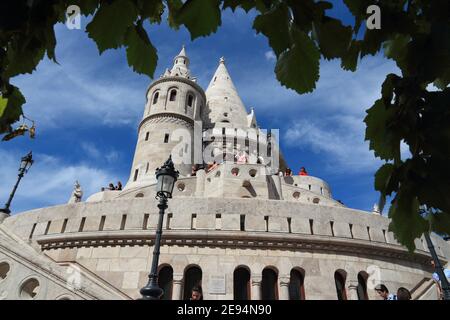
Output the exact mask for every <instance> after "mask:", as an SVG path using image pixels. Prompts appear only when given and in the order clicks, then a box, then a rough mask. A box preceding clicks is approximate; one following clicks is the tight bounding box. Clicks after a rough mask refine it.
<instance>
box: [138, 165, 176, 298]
mask: <svg viewBox="0 0 450 320" xmlns="http://www.w3.org/2000/svg"><path fill="white" fill-rule="evenodd" d="M155 174H156V179H157V181H158V182H157V183H156V199H159V204H158V208H159V220H158V227H157V230H156V237H155V247H154V249H153V261H152V269H151V271H150V274H149V276H148V278H149V281H148V283H147V285H146V286H145V287H143V288H142V289H141V291H140V292H141V295H142V298H141V299H142V300H158V299H160V298H161V296H162V295H163V293H164V291H163V289H161V288H160V287H159V286H158V272H157V271H158V261H159V248H160V246H161V235H162V225H163V220H164V211H165V210H166V209H167V199H170V198H172V191H173V187H174V185H175V181H177V178H178V174H179V172H178V171H176V170H175V168H174V166H173V162H172V156H169V159H168V160H167V161H166V162H165V163H164V165H163V166H162V167H161V168H157V169H156V173H155Z"/></svg>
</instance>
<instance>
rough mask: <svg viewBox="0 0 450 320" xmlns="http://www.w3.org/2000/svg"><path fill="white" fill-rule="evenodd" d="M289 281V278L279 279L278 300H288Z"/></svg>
mask: <svg viewBox="0 0 450 320" xmlns="http://www.w3.org/2000/svg"><path fill="white" fill-rule="evenodd" d="M289 281H290V277H287V276H285V277H280V286H279V290H280V291H279V295H278V297H279V300H289Z"/></svg>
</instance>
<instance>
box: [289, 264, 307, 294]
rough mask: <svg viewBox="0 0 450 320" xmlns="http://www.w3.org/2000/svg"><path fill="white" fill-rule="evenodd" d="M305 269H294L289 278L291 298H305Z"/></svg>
mask: <svg viewBox="0 0 450 320" xmlns="http://www.w3.org/2000/svg"><path fill="white" fill-rule="evenodd" d="M304 279H305V271H304V270H303V269H301V270H299V269H292V270H291V278H290V280H289V300H305V287H304V285H303V283H304Z"/></svg>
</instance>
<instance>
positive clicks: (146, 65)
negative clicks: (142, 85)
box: [125, 24, 158, 78]
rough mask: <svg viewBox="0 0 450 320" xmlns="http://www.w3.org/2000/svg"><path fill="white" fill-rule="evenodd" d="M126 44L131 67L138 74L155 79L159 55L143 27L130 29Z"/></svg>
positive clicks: (137, 26)
mask: <svg viewBox="0 0 450 320" xmlns="http://www.w3.org/2000/svg"><path fill="white" fill-rule="evenodd" d="M125 43H126V45H127V59H128V64H129V65H130V67H132V68H133V70H134V71H136V72H137V73H143V74H146V75H148V76H150V77H151V78H153V75H154V73H155V68H156V64H157V62H158V55H157V53H156V49H155V47H154V46H153V45H152V43H151V42H150V40H149V38H148V36H147V32H146V31H145V30H144V28H143V27H142V25H140V24H138V25H136V26H132V27H130V28H128V31H127V34H126V38H125Z"/></svg>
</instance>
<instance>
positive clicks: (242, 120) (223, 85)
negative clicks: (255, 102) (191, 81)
mask: <svg viewBox="0 0 450 320" xmlns="http://www.w3.org/2000/svg"><path fill="white" fill-rule="evenodd" d="M206 99H207V101H208V103H207V108H208V110H207V112H206V114H208V117H209V121H210V122H211V124H213V123H216V124H219V123H231V124H232V125H233V126H235V127H247V112H246V110H245V106H244V104H243V103H242V100H241V98H240V97H239V94H238V92H237V90H236V87H235V86H234V84H233V81H232V80H231V77H230V74H229V72H228V70H227V67H226V66H225V58H224V57H221V58H220V60H219V66H218V67H217V70H216V72H215V73H214V76H213V77H212V79H211V82H210V83H209V86H208V89H206Z"/></svg>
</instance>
